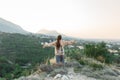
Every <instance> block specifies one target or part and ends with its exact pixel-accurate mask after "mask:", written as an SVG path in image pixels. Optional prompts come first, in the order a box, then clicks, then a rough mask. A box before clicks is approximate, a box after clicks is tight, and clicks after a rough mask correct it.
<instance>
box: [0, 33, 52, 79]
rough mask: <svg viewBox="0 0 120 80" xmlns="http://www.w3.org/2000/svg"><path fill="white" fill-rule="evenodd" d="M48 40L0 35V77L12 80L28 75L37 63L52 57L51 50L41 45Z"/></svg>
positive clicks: (16, 35)
mask: <svg viewBox="0 0 120 80" xmlns="http://www.w3.org/2000/svg"><path fill="white" fill-rule="evenodd" d="M49 39H50V38H49ZM49 39H48V38H41V37H36V36H34V35H22V34H10V33H0V77H2V78H6V79H8V80H13V78H17V77H20V76H22V75H27V74H28V75H29V74H30V73H31V70H32V69H33V68H34V67H35V65H37V63H43V62H45V61H46V59H47V58H51V57H53V55H54V53H53V48H46V49H43V48H42V45H41V43H42V42H43V41H44V42H49ZM51 40H52V39H51ZM48 51H49V52H48Z"/></svg>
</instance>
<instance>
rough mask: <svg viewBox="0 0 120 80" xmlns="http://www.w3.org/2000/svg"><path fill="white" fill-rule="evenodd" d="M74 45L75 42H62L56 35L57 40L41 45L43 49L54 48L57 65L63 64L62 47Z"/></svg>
mask: <svg viewBox="0 0 120 80" xmlns="http://www.w3.org/2000/svg"><path fill="white" fill-rule="evenodd" d="M73 43H75V41H64V40H62V36H61V35H58V37H57V40H56V41H54V42H51V43H48V44H45V45H43V48H45V47H50V46H54V47H55V56H56V63H57V64H61V63H62V64H64V46H66V45H70V44H73Z"/></svg>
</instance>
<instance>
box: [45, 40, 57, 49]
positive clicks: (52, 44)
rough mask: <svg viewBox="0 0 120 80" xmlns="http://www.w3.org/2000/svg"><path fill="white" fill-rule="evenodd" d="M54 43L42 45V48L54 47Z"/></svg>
mask: <svg viewBox="0 0 120 80" xmlns="http://www.w3.org/2000/svg"><path fill="white" fill-rule="evenodd" d="M55 43H56V41H54V42H51V43H48V44H44V45H43V48H45V47H51V46H55Z"/></svg>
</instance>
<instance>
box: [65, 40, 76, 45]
mask: <svg viewBox="0 0 120 80" xmlns="http://www.w3.org/2000/svg"><path fill="white" fill-rule="evenodd" d="M63 43H64V45H71V44H74V43H76V41H75V40H71V41H63Z"/></svg>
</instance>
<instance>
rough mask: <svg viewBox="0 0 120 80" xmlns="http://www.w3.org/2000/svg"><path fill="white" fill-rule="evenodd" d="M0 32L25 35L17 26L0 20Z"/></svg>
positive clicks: (25, 32)
mask: <svg viewBox="0 0 120 80" xmlns="http://www.w3.org/2000/svg"><path fill="white" fill-rule="evenodd" d="M0 32H6V33H20V34H27V33H28V32H27V31H25V30H23V29H22V28H21V27H20V26H19V25H16V24H14V23H12V22H10V21H7V20H4V19H2V18H0Z"/></svg>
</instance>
